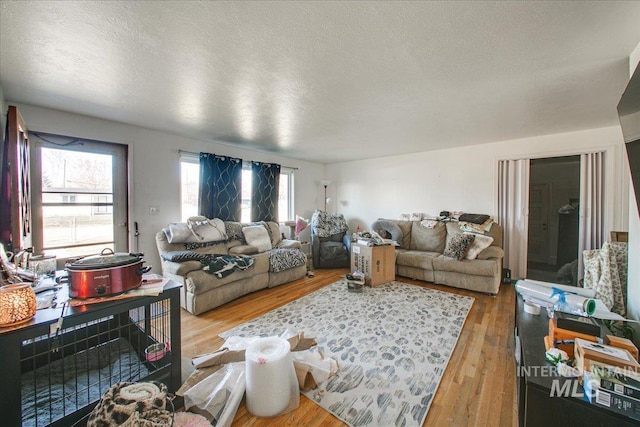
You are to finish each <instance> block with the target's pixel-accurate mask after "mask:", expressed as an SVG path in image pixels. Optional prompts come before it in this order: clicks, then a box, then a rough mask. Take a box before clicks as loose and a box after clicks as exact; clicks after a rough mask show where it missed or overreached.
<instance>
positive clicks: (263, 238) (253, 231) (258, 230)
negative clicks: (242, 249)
mask: <svg viewBox="0 0 640 427" xmlns="http://www.w3.org/2000/svg"><path fill="white" fill-rule="evenodd" d="M242 234H244V239H245V240H246V241H247V244H249V245H251V246H255V247H256V248H258V251H260V252H266V251H268V250H271V239H270V238H269V232H268V231H267V229H266V228H265V227H264V226H262V225H250V226H248V227H244V228H243V229H242Z"/></svg>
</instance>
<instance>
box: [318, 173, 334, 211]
mask: <svg viewBox="0 0 640 427" xmlns="http://www.w3.org/2000/svg"><path fill="white" fill-rule="evenodd" d="M320 184H321V185H322V186H323V187H324V211H325V212H326V211H327V202H328V201H329V199H327V187H328V186H329V184H331V181H329V180H326V179H323V180H322V181H320Z"/></svg>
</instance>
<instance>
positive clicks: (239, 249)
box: [229, 245, 260, 255]
mask: <svg viewBox="0 0 640 427" xmlns="http://www.w3.org/2000/svg"><path fill="white" fill-rule="evenodd" d="M258 252H260V251H259V250H258V248H257V247H255V246H252V245H236V246H233V247H231V248H229V255H251V254H257V253H258Z"/></svg>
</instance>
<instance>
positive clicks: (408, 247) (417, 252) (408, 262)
mask: <svg viewBox="0 0 640 427" xmlns="http://www.w3.org/2000/svg"><path fill="white" fill-rule="evenodd" d="M398 229H399V231H398ZM372 230H373V231H376V232H378V233H379V234H380V235H381V236H382V237H386V238H390V237H391V236H392V235H394V239H396V240H397V242H398V244H399V246H397V247H396V274H397V275H399V276H404V277H409V278H412V279H418V280H423V281H425V282H432V283H436V284H441V285H447V286H453V287H456V288H462V289H468V290H471V291H477V292H483V293H487V294H491V295H496V294H497V293H498V290H499V289H500V283H501V280H502V259H503V258H504V250H503V249H502V227H500V225H499V224H497V223H493V224H492V226H491V229H490V231H489V232H488V233H486V235H487V236H490V237H492V238H493V242H491V245H490V246H488V247H487V248H485V249H483V250H482V251H480V252H479V254H478V255H477V257H476V258H475V259H461V260H458V259H455V258H451V257H448V256H446V255H444V252H445V248H446V246H447V242H448V241H449V240H450V239H451V238H452V236H454V235H456V234H460V233H463V230H461V229H460V226H459V223H458V222H456V221H451V222H446V223H444V222H437V223H436V224H435V226H434V227H433V228H428V227H425V226H423V225H421V221H400V220H379V221H376V222H374V223H373V224H372Z"/></svg>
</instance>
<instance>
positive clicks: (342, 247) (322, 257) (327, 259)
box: [311, 210, 351, 268]
mask: <svg viewBox="0 0 640 427" xmlns="http://www.w3.org/2000/svg"><path fill="white" fill-rule="evenodd" d="M348 231H349V228H348V226H347V221H346V220H345V219H344V216H343V215H342V214H332V213H328V212H324V211H319V210H316V211H315V212H314V213H313V216H312V217H311V256H312V258H313V267H314V268H343V267H347V268H348V267H349V266H350V265H351V236H350V235H349V233H348Z"/></svg>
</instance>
